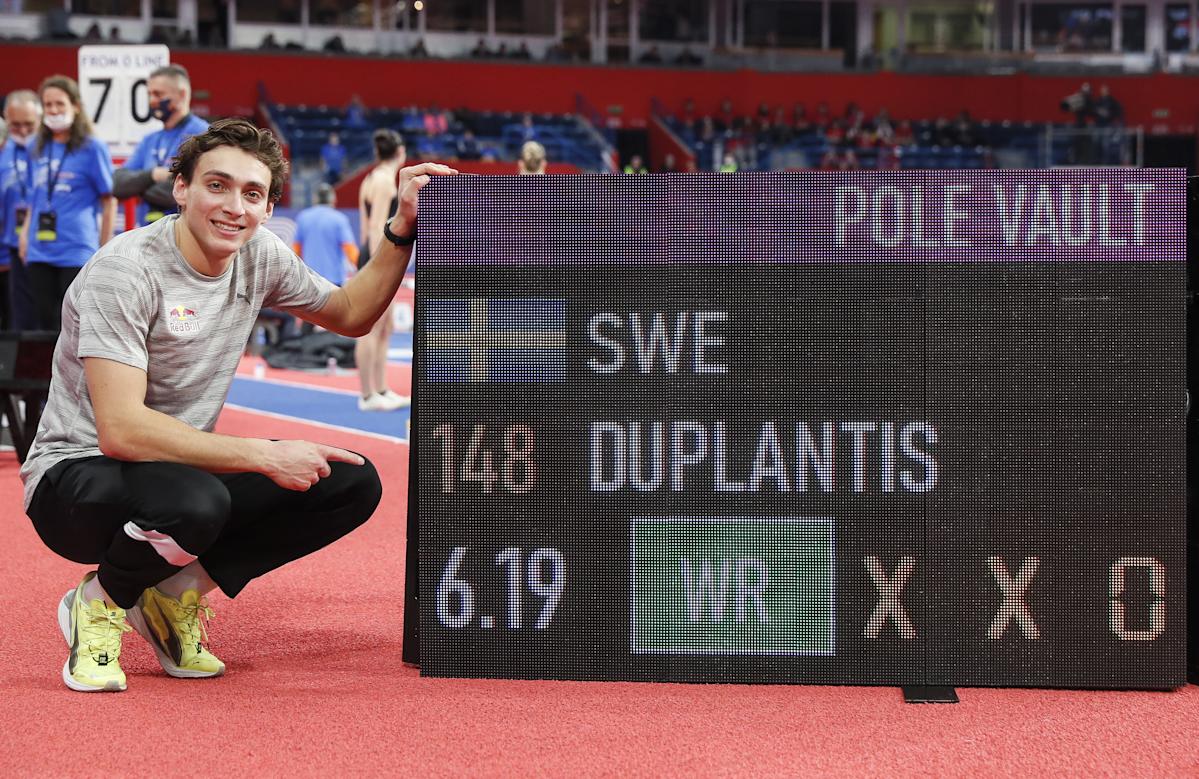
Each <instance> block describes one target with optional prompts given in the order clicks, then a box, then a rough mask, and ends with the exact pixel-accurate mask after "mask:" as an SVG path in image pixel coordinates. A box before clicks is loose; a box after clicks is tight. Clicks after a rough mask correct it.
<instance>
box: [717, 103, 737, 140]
mask: <svg viewBox="0 0 1199 779" xmlns="http://www.w3.org/2000/svg"><path fill="white" fill-rule="evenodd" d="M740 125H741V121H740V119H739V118H738V117H737V112H736V111H734V110H733V101H732V100H729V99H728V98H727V97H726V98H725V99H724V100H721V101H720V113H719V114H717V115H716V128H717V129H718V130H720V131H721V132H729V131H730V130H737V129H739V128H740Z"/></svg>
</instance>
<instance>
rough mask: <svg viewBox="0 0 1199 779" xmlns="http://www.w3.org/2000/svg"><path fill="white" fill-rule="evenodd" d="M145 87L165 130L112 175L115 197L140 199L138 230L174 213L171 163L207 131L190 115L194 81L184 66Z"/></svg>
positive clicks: (161, 72) (158, 73)
mask: <svg viewBox="0 0 1199 779" xmlns="http://www.w3.org/2000/svg"><path fill="white" fill-rule="evenodd" d="M146 86H147V90H148V92H149V95H150V113H151V114H153V116H154V118H155V119H159V120H161V121H162V129H161V130H157V131H155V132H152V133H150V134H149V135H147V136H146V137H145V138H142V140H141V143H139V144H138V145H137V148H136V149H135V150H134V151H133V155H132V156H131V157H130V158H129V159H128V160H126V161H125V164H124V166H122V168H121V169H120V170H119V171H117V172H116V173H115V174H114V175H113V194H114V195H116V196H117V197H118V198H120V199H121V200H124V199H125V198H130V197H138V198H141V202H140V203H138V204H137V224H138V225H139V226H140V225H146V224H151V223H152V222H157V221H158V220H159V219H161V218H162V217H164V216H166V215H167V214H173V213H175V211H176V210H177V209H176V206H175V198H174V196H173V195H172V194H171V180H170V168H171V163H172V161H174V159H175V154H176V153H177V152H178V151H179V144H181V143H183V142H184V141H186V140H187V139H188V138H190V137H192V136H193V135H199V134H200V133H202V132H204V131H205V130H207V129H208V122H206V121H204V120H203V119H201V118H200V117H198V116H195V115H194V114H192V112H191V80H190V78H189V77H188V75H187V70H186V69H185V68H184V67H183V66H182V65H164V66H163V67H161V68H158V69H157V70H155V71H154V72H153V73H151V74H150V78H149V80H148V81H147V82H146Z"/></svg>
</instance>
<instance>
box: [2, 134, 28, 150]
mask: <svg viewBox="0 0 1199 779" xmlns="http://www.w3.org/2000/svg"><path fill="white" fill-rule="evenodd" d="M8 139H9V140H10V141H12V142H13V143H15V144H16V145H18V146H20V147H21V148H22V149H24V148H25V147H27V146H29V142H30V141H32V140H33V134H32V133H30V134H29V135H17V134H16V133H9V135H8Z"/></svg>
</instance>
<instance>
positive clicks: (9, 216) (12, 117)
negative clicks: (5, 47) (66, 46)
mask: <svg viewBox="0 0 1199 779" xmlns="http://www.w3.org/2000/svg"><path fill="white" fill-rule="evenodd" d="M4 121H5V124H7V126H8V137H7V138H6V139H5V141H4V146H3V147H2V148H0V203H2V204H3V206H4V210H3V212H2V213H0V219H2V220H3V222H2V226H3V233H2V234H0V252H2V253H3V256H2V257H0V266H3V268H4V271H7V272H4V271H0V277H2V278H3V281H4V284H5V285H7V287H8V294H7V295H6V297H5V298H4V300H3V301H0V306H2V307H3V309H4V310H5V312H6V314H7V316H6V317H5V322H6V323H7V325H6V327H10V328H11V329H13V330H36V329H37V306H36V303H35V301H34V298H33V290H32V287H30V285H29V270H28V268H26V266H25V263H23V262H21V256H20V230H22V229H24V227H25V223H26V221H28V219H29V214H30V211H31V203H30V198H31V197H32V196H33V171H34V166H35V164H36V161H37V158H36V156H35V154H34V149H35V144H36V140H37V132H38V128H40V127H41V126H42V102H41V100H39V99H38V96H37V93H36V92H34V91H33V90H32V89H19V90H16V91H15V92H10V93H9V94H8V97H7V98H6V99H5V101H4Z"/></svg>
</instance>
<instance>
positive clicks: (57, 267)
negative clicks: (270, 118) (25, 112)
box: [21, 76, 117, 330]
mask: <svg viewBox="0 0 1199 779" xmlns="http://www.w3.org/2000/svg"><path fill="white" fill-rule="evenodd" d="M38 92H39V94H40V95H41V98H42V109H43V112H44V115H43V118H42V128H41V130H40V132H39V134H38V143H37V148H36V149H34V152H33V159H34V166H35V167H34V179H33V180H34V189H33V195H32V197H31V198H30V213H29V218H28V219H27V220H26V222H25V227H24V230H23V232H22V233H21V255H22V256H23V257H24V258H25V264H26V267H27V269H28V271H29V282H30V285H31V286H32V287H33V296H34V299H35V301H36V303H37V314H38V326H39V327H40V328H41V329H44V330H58V329H59V327H60V322H61V316H62V301H63V297H64V296H65V295H66V292H67V288H68V287H69V286H71V282H72V281H74V280H75V277H76V276H77V275H78V274H79V269H80V268H82V267H83V264H84V263H86V262H87V261H88V259H90V258H91V256H92V255H93V254H95V253H96V250H98V249H99V248H100V247H101V246H102V245H103V244H105V243H107V242H108V239H109V238H111V237H112V228H113V220H114V218H115V216H116V206H117V203H116V199H115V198H114V197H113V196H112V157H111V156H110V155H109V153H108V147H107V146H106V145H105V144H104V142H103V141H101V140H100V139H98V138H96V137H95V135H93V133H92V123H91V120H90V119H88V117H87V114H86V113H84V111H83V101H82V99H81V98H80V95H79V85H78V84H76V83H75V80H74V79H71V78H68V77H66V76H51V77H49V78H47V79H46V80H45V81H43V82H42V85H41V87H40V88H39V89H38ZM97 222H99V226H98V227H97Z"/></svg>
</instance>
